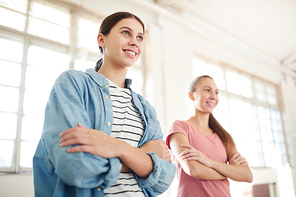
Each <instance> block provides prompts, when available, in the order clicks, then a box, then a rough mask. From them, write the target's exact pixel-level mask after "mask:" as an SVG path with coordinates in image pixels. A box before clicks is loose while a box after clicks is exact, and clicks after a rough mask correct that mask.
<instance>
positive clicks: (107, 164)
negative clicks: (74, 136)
mask: <svg viewBox="0 0 296 197" xmlns="http://www.w3.org/2000/svg"><path fill="white" fill-rule="evenodd" d="M81 81H83V80H80V81H79V80H78V79H77V78H76V76H75V77H73V75H71V74H69V73H68V72H65V73H63V74H62V75H61V76H60V77H59V78H58V79H57V81H56V83H55V85H54V87H53V89H52V92H51V95H50V98H49V101H48V104H47V107H46V110H45V122H44V128H43V133H42V139H41V140H42V143H43V146H44V148H45V154H46V159H47V162H48V163H49V164H50V165H53V166H54V168H55V173H56V174H57V176H58V177H59V178H60V179H61V180H62V181H64V182H65V183H67V184H68V185H71V186H76V187H79V188H95V187H97V186H100V187H101V188H102V189H105V188H107V187H110V186H111V185H112V184H113V183H114V182H115V181H116V180H117V179H118V176H119V173H120V169H121V166H122V165H121V163H120V161H119V159H118V158H111V159H105V158H101V157H99V156H96V155H92V154H89V153H68V152H66V149H67V148H69V147H65V148H62V147H60V145H59V140H60V136H59V134H60V133H61V132H62V131H64V130H66V129H69V128H72V127H75V126H76V125H77V122H81V123H82V124H83V125H84V126H85V127H88V128H91V126H92V125H91V121H90V118H89V114H88V113H87V112H86V109H85V105H84V104H85V103H84V102H85V99H84V97H85V95H83V91H85V90H84V89H85V85H83V82H81Z"/></svg>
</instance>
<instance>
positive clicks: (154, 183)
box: [136, 96, 177, 196]
mask: <svg viewBox="0 0 296 197" xmlns="http://www.w3.org/2000/svg"><path fill="white" fill-rule="evenodd" d="M139 99H140V100H141V103H142V106H143V109H144V114H145V117H146V121H147V125H146V129H147V131H146V132H148V133H147V139H146V140H145V141H146V142H147V141H149V140H157V139H159V140H163V133H162V130H161V127H160V124H159V121H158V120H157V114H156V111H155V109H154V108H153V107H152V106H151V105H150V104H149V103H148V101H146V100H144V99H143V98H142V97H141V96H140V97H139ZM144 143H145V142H144ZM148 155H149V156H150V157H151V159H152V161H153V164H154V166H153V171H152V173H151V174H150V175H149V177H148V178H141V177H139V176H137V175H136V177H137V180H138V184H139V186H140V187H141V188H145V190H146V192H147V193H148V195H149V196H155V195H160V194H161V193H163V192H165V191H166V190H167V189H168V188H169V186H170V185H171V183H172V181H173V180H174V178H175V173H176V170H177V168H176V166H175V165H174V164H173V163H171V162H168V161H166V160H164V159H161V158H159V157H158V156H157V155H156V154H155V153H148Z"/></svg>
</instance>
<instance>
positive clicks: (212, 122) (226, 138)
mask: <svg viewBox="0 0 296 197" xmlns="http://www.w3.org/2000/svg"><path fill="white" fill-rule="evenodd" d="M209 127H210V128H211V129H212V130H213V132H215V133H217V134H218V135H219V137H220V139H221V141H222V143H223V145H224V146H225V148H226V151H227V153H229V152H230V150H231V148H233V146H235V144H234V141H233V139H232V137H231V135H230V134H229V133H228V132H227V131H225V129H223V127H222V126H221V125H220V123H219V122H218V121H217V120H216V118H215V117H214V116H213V114H212V113H210V117H209Z"/></svg>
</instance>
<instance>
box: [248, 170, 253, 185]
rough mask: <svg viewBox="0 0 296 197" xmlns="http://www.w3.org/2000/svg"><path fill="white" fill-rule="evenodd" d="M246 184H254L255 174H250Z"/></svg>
mask: <svg viewBox="0 0 296 197" xmlns="http://www.w3.org/2000/svg"><path fill="white" fill-rule="evenodd" d="M246 182H248V183H252V182H253V173H252V172H250V174H249V176H248V177H247V180H246Z"/></svg>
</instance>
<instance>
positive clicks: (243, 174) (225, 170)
mask: <svg viewBox="0 0 296 197" xmlns="http://www.w3.org/2000/svg"><path fill="white" fill-rule="evenodd" d="M169 140H170V141H169V143H170V147H171V150H172V152H173V154H174V155H175V156H176V158H177V159H178V161H179V163H180V164H181V166H182V168H183V170H184V171H185V173H187V174H188V175H190V176H193V177H195V178H199V179H203V180H221V179H225V178H230V179H232V180H235V181H244V182H252V181H253V175H252V172H251V170H250V168H249V167H248V163H247V161H246V160H245V158H244V157H242V156H241V155H240V154H239V153H238V152H237V150H236V148H235V147H234V148H233V149H232V150H231V152H230V153H228V158H230V159H229V164H226V163H222V162H218V161H214V160H212V159H210V158H208V157H207V156H205V155H204V154H203V153H202V152H201V151H199V150H196V149H195V148H193V147H192V146H191V145H190V144H189V141H188V138H187V137H186V136H185V135H183V134H181V133H174V134H172V135H171V136H170V139H169Z"/></svg>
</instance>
